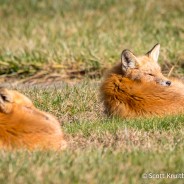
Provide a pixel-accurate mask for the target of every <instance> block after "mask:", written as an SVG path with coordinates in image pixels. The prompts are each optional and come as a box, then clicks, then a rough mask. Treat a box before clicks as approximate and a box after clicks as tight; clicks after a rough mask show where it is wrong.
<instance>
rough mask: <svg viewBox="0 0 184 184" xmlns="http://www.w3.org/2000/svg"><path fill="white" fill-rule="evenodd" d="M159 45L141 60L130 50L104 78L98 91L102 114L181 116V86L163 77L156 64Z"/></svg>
mask: <svg viewBox="0 0 184 184" xmlns="http://www.w3.org/2000/svg"><path fill="white" fill-rule="evenodd" d="M159 50H160V45H159V44H157V45H155V46H154V47H153V48H152V49H151V50H150V51H149V52H147V54H145V55H144V56H139V57H136V56H135V55H134V54H133V53H132V52H130V51H129V50H124V51H123V52H122V54H121V63H119V64H118V65H116V66H115V67H113V68H112V69H111V70H110V71H109V72H108V73H107V74H106V76H105V79H104V81H103V82H102V86H101V88H100V91H101V97H102V101H103V103H104V106H105V112H106V113H107V114H108V115H116V116H119V117H121V118H135V117H150V116H167V115H176V114H182V113H184V84H183V83H182V82H180V81H177V80H169V79H167V78H166V77H164V76H163V74H162V72H161V68H160V66H159V64H158V56H159Z"/></svg>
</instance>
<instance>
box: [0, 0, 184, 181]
mask: <svg viewBox="0 0 184 184" xmlns="http://www.w3.org/2000/svg"><path fill="white" fill-rule="evenodd" d="M183 7H184V2H183V1H179V0H175V1H169V0H166V1H157V2H156V1H153V0H150V1H146V0H140V1H138V0H131V1H120V0H115V1H112V0H101V1H97V0H94V1H85V0H80V1H79V0H74V1H66V0H62V1H57V0H53V1H51V0H45V1H37V0H28V1H23V0H19V2H16V1H13V0H12V1H11V0H10V1H8V0H1V1H0V19H1V21H0V68H1V70H0V74H1V76H0V81H1V86H8V87H9V88H14V89H18V90H19V91H21V92H22V93H24V94H26V95H27V96H29V97H30V98H31V99H32V100H33V102H34V104H35V105H36V106H37V107H38V108H40V109H42V110H45V111H48V112H50V113H52V114H54V115H55V116H57V117H58V119H59V121H60V122H61V127H62V129H63V130H64V132H65V137H66V139H67V141H68V143H69V146H68V149H67V150H66V151H63V152H58V153H55V152H40V151H35V152H33V153H30V152H27V151H17V152H13V153H11V152H6V151H0V183H46V184H47V183H61V182H63V183H183V182H184V179H181V178H174V176H175V177H176V174H179V173H181V174H182V172H183V167H184V159H183V154H184V141H183V137H184V124H183V122H184V116H175V117H166V118H162V119H161V118H160V119H158V118H152V119H140V120H131V121H130V120H121V119H118V118H109V117H107V116H105V114H104V112H103V106H102V104H101V102H100V98H99V86H100V82H101V81H102V75H103V73H104V71H105V70H106V69H107V68H110V67H111V66H112V65H114V64H115V63H117V62H118V61H119V57H120V54H121V51H122V50H123V49H127V48H128V49H130V50H131V51H133V52H134V53H135V54H137V55H140V54H144V53H146V52H147V51H148V50H149V49H150V48H151V47H152V46H153V45H154V44H156V43H160V44H161V52H160V58H159V63H160V64H161V66H162V68H163V72H164V74H165V75H166V76H167V75H168V74H169V75H172V76H176V77H179V78H182V77H183V74H184V45H183V41H184V24H183ZM145 173H148V175H147V177H149V179H146V178H144V177H146V176H145V175H144V174H145ZM160 174H163V175H160ZM171 174H175V175H171ZM151 177H152V178H151ZM157 177H159V178H157ZM183 177H184V176H183Z"/></svg>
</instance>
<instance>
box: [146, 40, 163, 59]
mask: <svg viewBox="0 0 184 184" xmlns="http://www.w3.org/2000/svg"><path fill="white" fill-rule="evenodd" d="M159 52H160V44H158V43H157V44H156V45H155V46H154V47H153V48H152V49H151V50H150V51H149V52H148V53H147V55H148V57H150V58H151V59H153V60H154V61H155V62H158V56H159Z"/></svg>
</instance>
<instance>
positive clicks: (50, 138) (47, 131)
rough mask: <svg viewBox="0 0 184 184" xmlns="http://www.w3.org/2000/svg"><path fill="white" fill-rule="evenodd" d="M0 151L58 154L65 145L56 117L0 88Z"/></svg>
mask: <svg viewBox="0 0 184 184" xmlns="http://www.w3.org/2000/svg"><path fill="white" fill-rule="evenodd" d="M0 147H1V148H3V149H14V148H20V149H24V148H26V149H29V150H33V149H49V150H61V149H63V148H65V147H66V142H65V140H64V138H63V133H62V131H61V128H60V124H59V122H58V121H57V120H56V118H55V117H53V116H52V115H50V114H48V113H46V112H43V111H40V110H38V109H37V108H36V107H34V105H33V104H32V102H31V100H30V99H28V98H27V97H26V96H24V95H23V94H21V93H19V92H17V91H13V90H7V89H4V88H0Z"/></svg>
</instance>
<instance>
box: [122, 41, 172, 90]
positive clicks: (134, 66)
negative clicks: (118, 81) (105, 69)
mask: <svg viewBox="0 0 184 184" xmlns="http://www.w3.org/2000/svg"><path fill="white" fill-rule="evenodd" d="M159 51H160V45H159V44H156V45H155V46H154V47H153V48H152V49H151V50H150V51H149V52H147V53H146V54H145V55H144V56H138V57H136V56H135V55H134V54H133V53H132V52H131V51H129V50H124V51H123V52H122V54H121V66H122V71H123V73H124V75H125V76H126V77H127V78H130V79H131V80H137V81H142V82H143V81H145V82H154V83H157V84H160V85H163V86H170V85H171V81H169V80H168V79H167V78H166V77H164V76H163V74H162V72H161V68H160V66H159V64H158V56H159Z"/></svg>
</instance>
